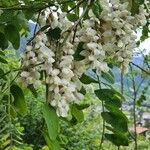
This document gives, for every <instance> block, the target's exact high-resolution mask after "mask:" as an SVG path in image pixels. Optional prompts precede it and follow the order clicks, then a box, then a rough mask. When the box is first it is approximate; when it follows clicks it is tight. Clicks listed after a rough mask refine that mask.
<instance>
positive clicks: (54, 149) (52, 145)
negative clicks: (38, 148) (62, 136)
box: [42, 131, 61, 150]
mask: <svg viewBox="0 0 150 150" xmlns="http://www.w3.org/2000/svg"><path fill="white" fill-rule="evenodd" d="M42 133H43V136H44V138H45V141H46V144H47V146H48V147H49V149H50V150H60V149H61V148H60V145H59V142H58V141H57V140H55V141H52V140H51V139H50V138H49V135H48V133H47V132H46V131H43V132H42Z"/></svg>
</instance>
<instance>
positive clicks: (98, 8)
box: [92, 0, 102, 18]
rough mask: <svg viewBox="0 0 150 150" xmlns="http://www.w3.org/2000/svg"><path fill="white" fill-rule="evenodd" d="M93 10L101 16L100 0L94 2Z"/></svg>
mask: <svg viewBox="0 0 150 150" xmlns="http://www.w3.org/2000/svg"><path fill="white" fill-rule="evenodd" d="M92 11H93V13H94V15H95V16H96V17H97V18H99V17H100V14H101V12H102V7H101V5H100V3H99V0H96V1H94V2H93V5H92Z"/></svg>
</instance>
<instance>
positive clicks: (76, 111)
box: [71, 104, 84, 123]
mask: <svg viewBox="0 0 150 150" xmlns="http://www.w3.org/2000/svg"><path fill="white" fill-rule="evenodd" d="M71 114H72V116H73V117H75V119H76V120H77V122H78V123H81V122H82V121H83V120H84V114H83V111H82V110H79V109H78V108H77V105H76V104H73V105H72V106H71Z"/></svg>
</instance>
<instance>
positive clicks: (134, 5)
mask: <svg viewBox="0 0 150 150" xmlns="http://www.w3.org/2000/svg"><path fill="white" fill-rule="evenodd" d="M142 4H144V0H132V2H131V13H132V15H135V14H138V13H139V7H140V5H142Z"/></svg>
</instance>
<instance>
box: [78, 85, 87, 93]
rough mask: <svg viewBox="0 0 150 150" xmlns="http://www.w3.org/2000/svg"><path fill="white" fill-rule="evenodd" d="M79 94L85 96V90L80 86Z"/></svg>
mask: <svg viewBox="0 0 150 150" xmlns="http://www.w3.org/2000/svg"><path fill="white" fill-rule="evenodd" d="M79 92H80V93H82V94H83V95H85V94H86V89H85V88H84V87H83V86H82V88H81V90H80V91H79Z"/></svg>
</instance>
